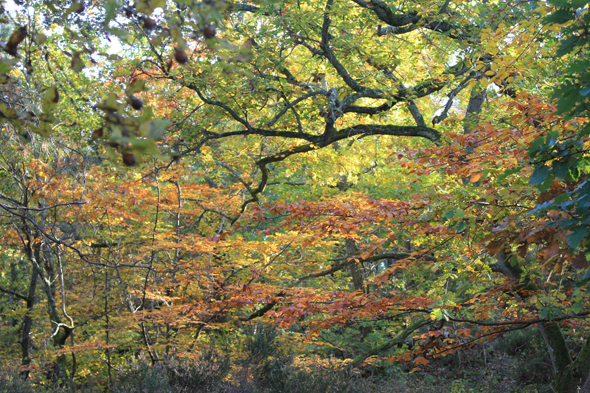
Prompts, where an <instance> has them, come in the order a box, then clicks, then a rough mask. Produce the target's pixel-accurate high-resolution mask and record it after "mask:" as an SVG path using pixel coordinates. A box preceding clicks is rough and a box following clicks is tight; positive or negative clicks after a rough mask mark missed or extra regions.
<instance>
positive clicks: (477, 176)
mask: <svg viewBox="0 0 590 393" xmlns="http://www.w3.org/2000/svg"><path fill="white" fill-rule="evenodd" d="M480 178H481V172H478V173H473V174H472V175H471V178H470V179H469V181H470V182H471V183H475V182H477V181H478V180H479V179H480Z"/></svg>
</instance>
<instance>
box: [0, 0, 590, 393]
mask: <svg viewBox="0 0 590 393" xmlns="http://www.w3.org/2000/svg"><path fill="white" fill-rule="evenodd" d="M21 3H22V4H19V5H18V6H16V7H14V8H13V9H9V10H7V9H5V10H4V11H3V13H2V15H3V19H2V21H3V26H4V27H3V31H4V32H5V34H4V35H5V44H4V45H3V46H2V50H3V55H2V57H1V58H0V74H1V75H0V82H3V83H4V84H3V88H2V90H3V91H2V95H3V98H2V103H0V117H1V119H2V121H3V124H4V125H3V134H2V140H3V143H2V147H1V151H0V153H1V155H0V158H1V160H0V165H1V172H0V173H1V174H2V178H3V180H4V181H3V186H2V187H3V188H2V191H1V193H0V208H1V209H2V210H3V213H2V216H1V217H2V218H1V220H2V239H3V248H2V253H3V256H2V263H3V271H4V272H7V273H8V272H10V274H4V275H2V277H1V278H0V292H1V298H0V302H1V307H2V310H3V313H2V314H3V317H2V326H1V329H2V330H3V331H5V332H6V337H7V339H6V340H7V341H6V343H3V345H4V347H5V348H6V359H16V358H20V359H21V363H22V365H23V366H24V367H23V372H24V373H25V374H26V375H28V374H29V373H31V372H32V375H33V376H34V377H35V378H41V374H42V373H41V371H43V370H45V371H47V370H52V371H51V372H50V373H49V376H50V377H51V378H52V379H53V380H54V382H55V383H66V381H75V380H84V379H85V378H87V377H88V376H90V375H92V374H94V375H100V378H102V379H103V383H104V384H105V386H109V385H112V372H113V371H112V370H114V369H115V368H117V367H119V366H120V365H121V364H124V363H125V362H126V361H128V360H129V359H130V358H132V357H133V356H135V355H136V354H137V353H139V352H140V351H143V352H145V353H147V354H148V356H149V358H150V360H151V362H152V363H154V364H155V363H157V362H159V361H161V360H162V359H164V358H165V357H169V356H179V357H191V356H196V353H197V352H198V351H199V349H200V348H202V347H204V346H205V345H208V343H210V340H212V337H215V335H216V334H220V333H224V334H228V333H231V332H233V331H235V330H237V329H238V328H239V327H241V326H244V325H247V324H251V323H257V322H258V321H264V322H265V323H269V324H275V325H276V326H278V327H279V328H281V329H283V331H284V332H289V334H292V337H293V339H294V340H297V341H299V340H301V341H302V342H303V341H304V342H306V343H309V344H317V345H318V347H319V346H321V345H323V346H329V347H330V348H332V349H333V350H335V351H337V352H338V354H339V357H340V358H341V359H340V360H341V366H342V367H344V368H348V369H352V368H358V367H364V366H366V365H367V364H373V363H376V362H379V361H380V360H383V359H386V360H388V361H390V362H405V363H407V364H411V368H412V369H414V370H419V369H421V368H423V367H425V366H426V365H427V364H428V363H429V362H430V361H431V360H432V359H433V358H435V357H439V356H446V355H448V354H451V353H453V352H456V351H459V350H461V349H464V348H469V347H471V346H473V345H475V344H477V343H482V342H487V341H491V340H494V339H495V338H498V337H500V336H502V335H504V334H508V333H510V332H512V331H515V330H520V329H525V328H527V327H529V326H533V325H535V326H537V327H538V328H539V330H540V331H541V333H542V335H543V338H544V340H545V343H546V345H547V347H548V348H549V353H550V354H551V361H552V368H553V375H554V385H555V388H556V390H557V391H560V392H575V391H576V389H577V388H578V387H581V386H582V385H583V384H584V383H587V382H586V381H587V380H588V374H589V373H590V369H588V367H589V366H588V365H590V359H589V356H590V341H589V340H588V338H587V337H584V332H587V331H588V322H587V316H588V315H589V314H590V308H589V303H588V294H589V293H588V283H589V282H590V279H589V277H588V274H589V273H588V268H589V267H590V264H589V263H588V258H589V256H588V253H589V251H588V244H589V243H588V222H587V215H588V213H587V211H588V210H587V207H588V206H587V205H588V201H587V195H588V192H587V188H588V186H587V149H588V140H587V135H588V133H587V129H588V126H587V105H588V104H587V100H586V98H585V97H586V96H587V93H588V91H587V90H588V87H587V75H586V74H585V71H584V70H585V61H586V60H587V59H585V58H584V56H585V52H584V51H585V50H587V47H586V46H587V34H586V33H585V32H586V31H587V28H588V24H589V23H590V17H589V16H588V15H589V14H588V12H587V10H586V9H584V8H583V7H584V5H586V3H584V2H576V1H572V2H569V3H568V2H561V1H553V2H550V3H549V4H548V3H546V2H540V1H539V2H535V1H531V2H521V1H504V2H481V3H478V2H465V1H461V0H453V1H449V0H444V1H442V0H437V1H426V2H424V1H420V2H405V1H403V2H402V1H400V2H396V1H390V2H385V1H381V0H371V1H364V0H351V1H336V0H327V1H325V2H321V3H320V2H317V1H309V0H299V1H291V0H284V1H283V0H278V1H270V0H269V1H256V2H240V3H233V2H226V1H218V0H216V1H203V2H199V1H182V0H174V1H167V2H166V1H159V0H151V1H136V2H135V3H133V4H132V3H129V2H126V1H118V0H108V1H93V2H69V1H62V2H45V1H43V2H40V1H23V2H21ZM556 7H557V8H556ZM560 41H561V42H560ZM564 55H568V56H569V57H563V56H564ZM568 67H569V68H568ZM557 83H562V86H563V87H561V88H560V89H558V90H557V94H556V95H557V98H561V100H559V101H558V103H557V104H555V103H554V102H553V101H552V96H551V93H552V90H553V86H554V85H556V84H557ZM572 86H574V87H575V89H572ZM570 90H572V91H573V93H572V92H571V91H570ZM572 97H573V98H572ZM564 102H565V103H564ZM570 168H574V169H570ZM21 261H22V262H21ZM39 303H43V305H40V304H39ZM344 328H349V329H352V330H353V332H354V333H353V338H354V339H351V336H350V335H348V336H345V335H344V334H342V330H341V329H344ZM286 334H287V333H286ZM580 339H582V340H584V339H585V341H584V343H583V345H582V349H581V350H580V351H579V352H578V353H577V354H575V355H576V356H575V360H572V359H574V357H573V356H572V355H573V354H572V353H571V352H570V350H569V349H568V347H567V345H566V344H567V342H568V340H578V341H580ZM15 343H18V344H20V348H19V349H18V350H15V348H14V345H13V344H15ZM42 347H43V348H47V349H46V350H42V349H41V348H42ZM44 351H45V352H44Z"/></svg>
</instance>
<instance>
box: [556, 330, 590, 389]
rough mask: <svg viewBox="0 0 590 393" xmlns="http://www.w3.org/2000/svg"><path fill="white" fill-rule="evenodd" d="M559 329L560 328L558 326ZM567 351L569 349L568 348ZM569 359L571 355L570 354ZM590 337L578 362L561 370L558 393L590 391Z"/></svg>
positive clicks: (578, 357) (579, 355)
mask: <svg viewBox="0 0 590 393" xmlns="http://www.w3.org/2000/svg"><path fill="white" fill-rule="evenodd" d="M558 329H559V326H558ZM566 349H567V348H566ZM568 357H569V353H568ZM589 374H590V337H589V338H587V339H586V342H585V343H584V346H583V347H582V349H581V350H580V353H578V356H577V357H576V360H575V361H573V362H571V363H570V364H568V365H567V366H566V367H565V368H564V369H562V370H560V374H559V377H558V379H557V386H556V389H555V391H556V392H557V393H576V392H578V389H580V388H581V391H582V392H583V391H590V378H589V377H590V375H589Z"/></svg>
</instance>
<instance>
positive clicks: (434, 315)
mask: <svg viewBox="0 0 590 393" xmlns="http://www.w3.org/2000/svg"><path fill="white" fill-rule="evenodd" d="M430 319H432V320H433V321H440V320H441V319H443V312H442V310H441V309H440V308H435V309H434V310H432V312H431V313H430Z"/></svg>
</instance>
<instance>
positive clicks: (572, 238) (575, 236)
mask: <svg viewBox="0 0 590 393" xmlns="http://www.w3.org/2000/svg"><path fill="white" fill-rule="evenodd" d="M570 230H571V231H572V232H571V233H570V234H568V235H567V240H568V242H569V245H570V246H571V247H572V248H576V247H578V246H579V245H580V243H581V242H582V241H583V240H584V239H585V238H586V237H587V236H588V230H587V229H586V228H585V227H583V226H581V225H579V226H576V227H573V228H570Z"/></svg>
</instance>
